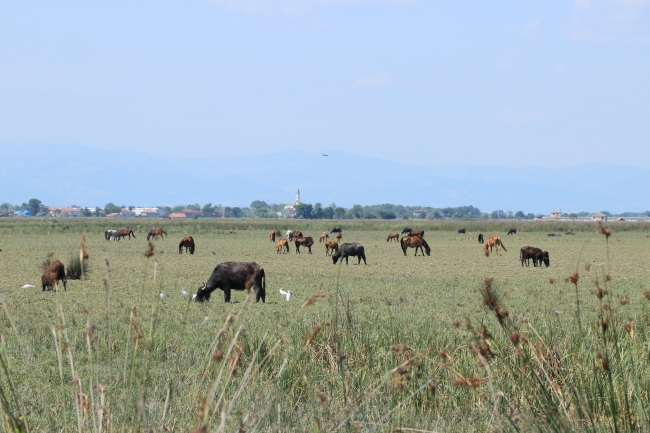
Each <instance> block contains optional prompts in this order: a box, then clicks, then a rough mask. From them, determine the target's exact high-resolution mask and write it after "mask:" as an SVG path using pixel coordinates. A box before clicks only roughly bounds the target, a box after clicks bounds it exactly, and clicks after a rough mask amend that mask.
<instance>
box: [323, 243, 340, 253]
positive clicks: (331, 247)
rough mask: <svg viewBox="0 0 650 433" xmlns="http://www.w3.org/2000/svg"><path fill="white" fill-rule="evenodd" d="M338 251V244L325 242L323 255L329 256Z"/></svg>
mask: <svg viewBox="0 0 650 433" xmlns="http://www.w3.org/2000/svg"><path fill="white" fill-rule="evenodd" d="M338 250H339V243H338V242H336V241H327V242H325V255H326V256H328V255H329V256H331V255H332V254H334V253H335V252H337V251H338Z"/></svg>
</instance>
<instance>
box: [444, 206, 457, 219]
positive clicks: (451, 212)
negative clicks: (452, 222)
mask: <svg viewBox="0 0 650 433" xmlns="http://www.w3.org/2000/svg"><path fill="white" fill-rule="evenodd" d="M454 213H455V211H454V208H451V207H446V208H444V209H442V214H443V215H444V216H445V217H447V218H451V217H452V216H454Z"/></svg>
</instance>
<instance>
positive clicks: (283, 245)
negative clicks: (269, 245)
mask: <svg viewBox="0 0 650 433" xmlns="http://www.w3.org/2000/svg"><path fill="white" fill-rule="evenodd" d="M275 252H276V253H278V254H280V252H282V254H285V253H288V252H289V241H288V240H286V239H285V238H280V239H278V244H277V245H276V246H275Z"/></svg>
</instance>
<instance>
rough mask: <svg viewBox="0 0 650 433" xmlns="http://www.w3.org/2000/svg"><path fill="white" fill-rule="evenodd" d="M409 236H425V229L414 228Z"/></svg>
mask: <svg viewBox="0 0 650 433" xmlns="http://www.w3.org/2000/svg"><path fill="white" fill-rule="evenodd" d="M409 236H420V237H421V238H423V237H424V230H412V231H411V233H410V234H409Z"/></svg>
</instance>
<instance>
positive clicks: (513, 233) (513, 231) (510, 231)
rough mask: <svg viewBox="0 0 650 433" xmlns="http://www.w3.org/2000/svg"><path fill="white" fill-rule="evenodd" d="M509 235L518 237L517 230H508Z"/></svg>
mask: <svg viewBox="0 0 650 433" xmlns="http://www.w3.org/2000/svg"><path fill="white" fill-rule="evenodd" d="M508 234H509V235H516V234H517V229H510V230H508Z"/></svg>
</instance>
